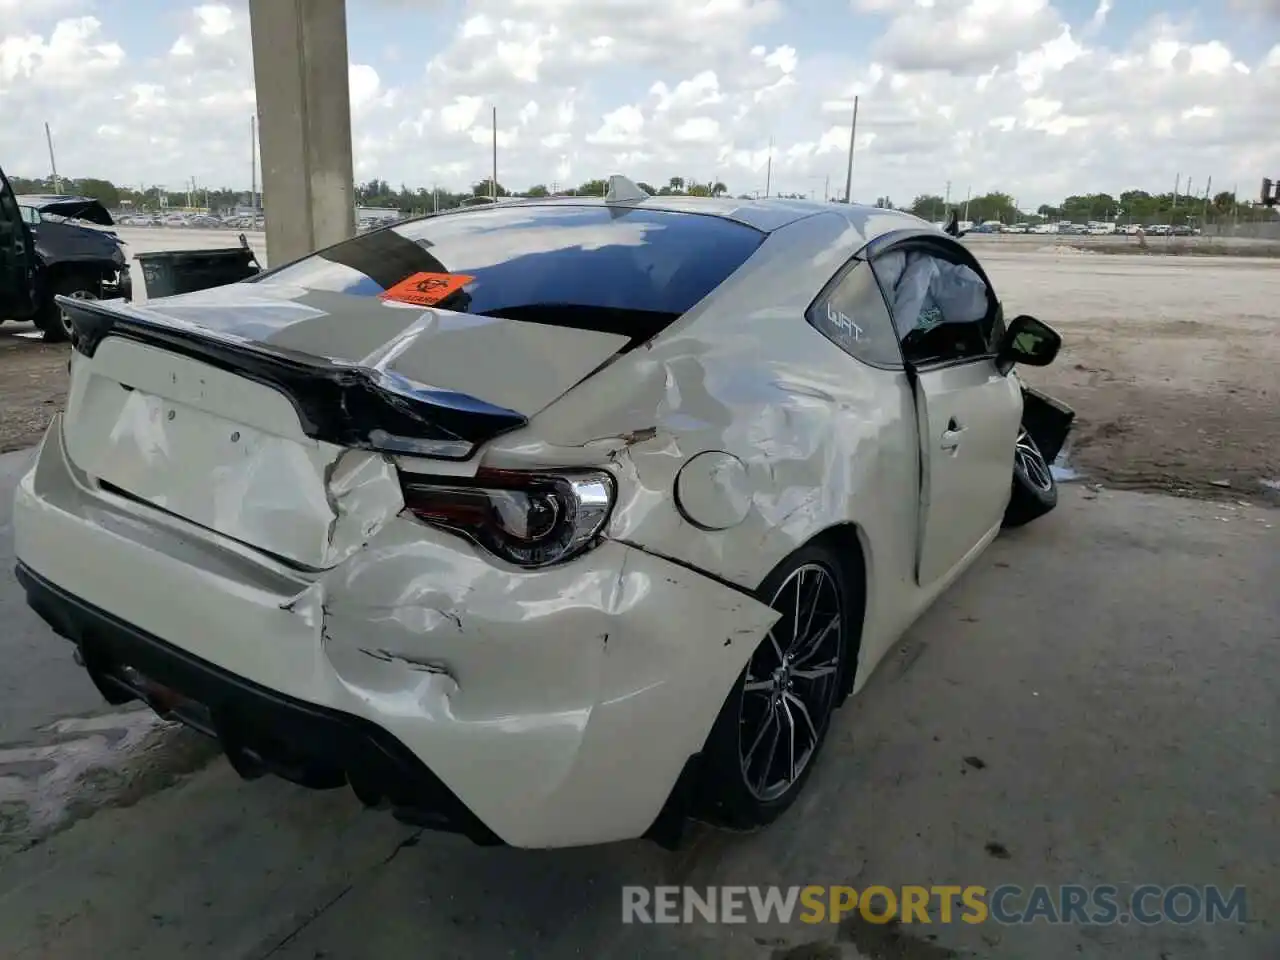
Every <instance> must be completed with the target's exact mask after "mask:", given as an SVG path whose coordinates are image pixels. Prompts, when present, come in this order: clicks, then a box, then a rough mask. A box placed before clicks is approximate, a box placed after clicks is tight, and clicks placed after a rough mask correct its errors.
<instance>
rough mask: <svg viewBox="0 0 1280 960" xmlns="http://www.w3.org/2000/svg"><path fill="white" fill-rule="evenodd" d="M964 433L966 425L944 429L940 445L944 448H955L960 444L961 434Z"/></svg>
mask: <svg viewBox="0 0 1280 960" xmlns="http://www.w3.org/2000/svg"><path fill="white" fill-rule="evenodd" d="M962 433H964V427H954V428H952V429H949V430H943V431H942V440H941V442H940V443H939V444H938V446H940V447H942V449H943V450H954V449H956V448H957V447H958V446H960V435H961V434H962Z"/></svg>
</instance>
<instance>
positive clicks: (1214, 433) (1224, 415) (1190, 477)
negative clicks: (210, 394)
mask: <svg viewBox="0 0 1280 960" xmlns="http://www.w3.org/2000/svg"><path fill="white" fill-rule="evenodd" d="M120 233H121V236H122V237H123V238H124V239H125V240H126V241H127V242H128V244H129V249H130V251H131V252H132V253H138V252H142V251H146V250H158V249H174V248H195V247H219V246H229V245H234V244H235V243H236V242H237V237H236V234H234V233H231V232H221V231H193V230H187V231H183V230H170V229H145V228H144V229H132V230H130V229H128V228H125V229H122V230H121V231H120ZM971 239H972V243H973V246H974V248H975V250H976V251H977V252H978V254H979V256H980V257H981V258H982V260H983V262H984V264H986V265H987V267H988V269H989V271H990V273H991V275H992V278H993V279H994V281H995V283H996V286H997V289H998V290H999V292H1000V294H1001V297H1002V298H1003V299H1004V300H1005V302H1006V310H1007V313H1008V315H1009V316H1010V317H1012V316H1014V315H1015V314H1017V313H1019V312H1026V313H1033V314H1035V315H1036V316H1039V317H1041V318H1042V319H1044V320H1046V321H1048V322H1050V323H1052V324H1054V325H1055V326H1057V327H1058V328H1059V329H1060V330H1061V331H1062V333H1063V337H1064V340H1065V348H1064V350H1063V353H1062V355H1061V356H1060V357H1059V359H1058V362H1057V363H1055V364H1054V365H1053V366H1052V367H1049V368H1047V369H1044V370H1031V371H1028V372H1026V377H1027V379H1028V380H1029V381H1031V382H1032V383H1034V384H1036V385H1037V386H1040V387H1042V388H1044V389H1046V390H1048V391H1049V392H1051V393H1053V394H1054V395H1056V396H1059V397H1060V398H1061V399H1063V400H1065V401H1066V402H1067V403H1069V404H1071V405H1072V406H1074V407H1075V408H1076V410H1077V411H1078V413H1079V419H1078V421H1077V427H1076V430H1075V435H1074V438H1073V441H1072V446H1071V449H1070V454H1069V456H1070V458H1071V463H1072V466H1073V467H1075V468H1076V469H1078V470H1079V471H1081V472H1082V473H1083V474H1084V475H1085V476H1086V477H1087V478H1089V479H1091V480H1095V481H1097V482H1101V483H1106V484H1110V485H1113V486H1125V487H1133V488H1144V489H1156V490H1164V491H1169V492H1175V493H1190V494H1194V495H1200V496H1231V497H1239V496H1244V497H1248V498H1255V497H1258V498H1264V499H1271V500H1273V501H1275V502H1280V490H1276V489H1273V486H1272V485H1271V484H1274V482H1275V481H1276V480H1277V478H1280V452H1278V450H1277V444H1276V442H1275V438H1276V437H1278V436H1280V402H1277V399H1278V398H1277V393H1280V386H1278V385H1277V380H1276V377H1275V373H1274V371H1275V370H1276V369H1277V367H1278V366H1280V337H1278V336H1277V334H1278V333H1280V319H1278V316H1280V313H1278V311H1277V309H1276V308H1277V304H1280V262H1277V261H1276V260H1274V259H1267V258H1264V257H1254V256H1244V255H1236V256H1230V257H1213V256H1195V257H1165V256H1155V255H1152V254H1150V253H1148V254H1146V255H1143V254H1133V255H1129V254H1124V253H1112V254H1111V255H1107V256H1103V255H1102V250H1103V249H1104V247H1106V245H1107V244H1110V246H1112V247H1114V246H1116V245H1117V244H1120V243H1122V241H1119V240H1115V239H1114V238H1091V237H1078V238H1071V243H1072V244H1074V246H1067V245H1065V244H1064V243H1061V242H1058V241H1056V240H1055V238H1052V237H1017V236H1014V237H990V238H988V237H975V238H971ZM1161 242H1162V241H1161ZM1161 242H1153V243H1152V247H1151V249H1153V250H1154V249H1158V248H1159V246H1160V243H1161ZM1194 242H1198V241H1194ZM1214 242H1215V243H1219V244H1221V243H1224V242H1226V241H1218V240H1215V241H1214ZM1229 242H1230V243H1234V244H1235V246H1234V247H1232V252H1233V253H1236V254H1249V253H1256V252H1260V251H1261V249H1262V247H1263V246H1265V245H1266V244H1265V243H1262V242H1258V241H1253V242H1249V241H1229ZM251 243H252V245H253V246H254V247H255V248H257V249H258V251H259V256H260V257H262V258H263V259H264V260H265V257H264V255H263V251H262V236H261V235H260V234H259V235H256V236H252V237H251ZM1091 245H1092V246H1091ZM1095 247H1096V249H1097V251H1098V252H1094V248H1095ZM1237 248H1238V249H1237ZM1106 249H1107V250H1108V252H1110V247H1106ZM134 272H135V274H137V273H138V271H137V270H136V269H135V271H134ZM134 286H135V290H137V291H138V292H139V298H140V299H141V297H142V296H143V285H142V278H141V276H135V277H134ZM29 331H30V327H29V326H21V325H13V324H7V325H5V326H4V327H0V384H3V388H2V389H0V452H4V451H8V450H16V449H20V448H22V447H26V446H29V445H31V444H33V443H35V442H36V440H37V439H39V436H40V434H41V432H42V431H43V430H44V427H45V426H46V424H47V423H48V422H49V418H50V417H51V416H52V415H53V413H54V412H55V411H56V410H58V409H59V408H60V406H61V404H62V403H63V400H64V396H65V390H66V379H67V378H66V355H67V348H66V347H65V346H45V345H44V344H41V343H39V342H37V341H35V340H32V339H29V338H28V337H29Z"/></svg>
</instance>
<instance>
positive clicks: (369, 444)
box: [56, 297, 528, 460]
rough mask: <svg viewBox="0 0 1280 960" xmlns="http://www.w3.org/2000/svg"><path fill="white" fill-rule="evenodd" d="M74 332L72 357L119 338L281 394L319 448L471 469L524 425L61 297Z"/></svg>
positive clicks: (400, 383)
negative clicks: (499, 439)
mask: <svg viewBox="0 0 1280 960" xmlns="http://www.w3.org/2000/svg"><path fill="white" fill-rule="evenodd" d="M56 299H57V303H58V306H59V307H60V308H62V309H63V310H64V311H65V312H66V313H67V315H68V316H69V317H70V319H71V323H72V325H73V326H74V328H75V335H74V337H73V341H74V345H75V349H76V351H77V352H79V353H81V354H83V355H84V356H86V357H92V356H93V355H94V354H95V353H96V352H97V350H98V347H99V346H100V345H101V344H102V341H103V340H105V339H106V338H107V337H119V338H121V339H124V340H132V341H134V342H136V343H142V344H146V345H148V346H153V347H158V348H160V349H162V350H167V351H168V352H170V353H175V354H179V355H180V356H184V357H189V358H191V359H193V360H198V361H200V362H201V363H207V364H208V365H209V366H212V367H216V368H218V369H220V370H225V371H228V372H229V373H234V374H236V375H237V376H240V377H244V378H245V379H247V380H253V381H255V382H257V383H261V384H264V385H265V386H268V387H270V388H272V389H273V390H276V391H278V392H280V393H282V394H284V395H285V396H286V397H288V399H289V402H290V403H292V404H293V407H294V409H295V410H296V411H297V412H298V420H299V422H300V423H301V424H302V431H303V432H304V433H305V434H306V435H307V436H309V437H311V438H312V439H315V440H321V441H324V442H326V443H333V444H337V445H340V446H344V447H359V448H363V449H367V450H379V451H382V452H384V453H391V454H408V455H416V456H426V457H434V458H437V459H442V460H466V459H467V458H468V457H470V456H471V454H472V453H473V452H474V451H475V448H476V447H477V446H478V445H479V444H481V443H484V442H486V441H488V440H491V439H493V438H494V437H496V436H498V435H499V434H502V433H506V432H508V431H510V430H515V429H517V428H519V427H522V426H524V425H525V424H526V423H528V418H527V417H525V416H524V415H523V414H520V413H517V412H515V411H514V410H508V409H506V408H505V407H498V406H494V405H493V404H490V403H486V402H485V401H483V400H480V399H477V398H476V397H472V396H468V395H467V394H463V393H457V392H454V391H449V390H435V389H432V388H431V387H424V386H422V385H420V384H416V383H412V382H410V381H407V380H403V379H401V378H398V377H396V376H395V375H394V374H387V373H385V372H382V371H378V370H374V369H370V368H366V367H358V366H354V365H352V364H349V363H339V362H337V361H333V360H328V359H325V358H323V357H315V356H312V355H310V354H305V353H299V352H297V351H293V350H285V349H278V348H275V347H272V346H270V345H268V344H263V343H259V342H257V341H246V340H229V339H225V338H222V337H219V336H218V335H217V334H216V333H214V332H213V331H209V330H205V329H204V328H202V327H198V326H195V325H192V324H181V325H179V324H177V323H174V324H169V323H164V322H157V321H155V320H152V319H143V318H142V317H139V316H137V315H135V314H133V313H126V312H122V311H121V310H120V309H118V308H113V307H111V306H109V305H107V304H105V303H100V302H96V301H91V300H73V299H70V298H68V297H57V298H56Z"/></svg>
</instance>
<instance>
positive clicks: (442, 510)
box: [403, 470, 616, 568]
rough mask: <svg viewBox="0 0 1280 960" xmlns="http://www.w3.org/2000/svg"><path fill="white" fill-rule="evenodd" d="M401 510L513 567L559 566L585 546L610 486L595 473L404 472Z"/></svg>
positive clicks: (594, 533)
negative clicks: (468, 474)
mask: <svg viewBox="0 0 1280 960" xmlns="http://www.w3.org/2000/svg"><path fill="white" fill-rule="evenodd" d="M403 487H404V502H405V507H406V508H407V509H408V510H409V512H410V513H412V514H413V515H414V516H415V517H417V518H418V519H419V520H421V521H423V522H424V523H429V524H431V525H432V526H433V527H439V528H440V529H443V530H448V531H450V532H453V533H458V534H461V535H462V536H465V537H467V538H468V539H470V540H472V541H474V542H475V543H477V544H479V545H480V546H482V547H484V548H485V549H486V550H488V551H489V552H490V553H492V554H493V555H494V556H496V557H498V558H499V559H502V560H505V561H507V562H508V563H513V564H516V565H517V566H521V567H530V568H532V567H545V566H549V565H551V564H554V563H561V562H563V561H565V560H568V559H570V558H571V557H574V556H576V555H578V554H579V553H581V552H583V551H584V550H586V549H588V548H589V547H590V546H591V545H592V544H593V543H595V541H596V540H597V538H598V537H599V535H600V531H601V530H603V529H604V525H605V523H606V522H607V521H608V519H609V513H610V511H611V510H612V509H613V503H614V498H615V491H616V486H615V483H614V479H613V476H612V475H611V474H609V473H606V472H605V471H602V470H590V471H581V472H566V473H526V472H524V471H520V470H480V471H479V472H478V473H477V474H476V476H475V478H474V479H466V480H463V479H459V478H454V477H448V478H427V477H405V479H404V481H403Z"/></svg>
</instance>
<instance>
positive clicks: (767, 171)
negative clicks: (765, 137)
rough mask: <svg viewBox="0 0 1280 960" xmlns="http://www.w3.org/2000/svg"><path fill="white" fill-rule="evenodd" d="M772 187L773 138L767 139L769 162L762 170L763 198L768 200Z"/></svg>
mask: <svg viewBox="0 0 1280 960" xmlns="http://www.w3.org/2000/svg"><path fill="white" fill-rule="evenodd" d="M772 185H773V137H770V138H769V160H768V162H767V163H766V164H765V168H764V196H765V199H766V200H767V199H768V198H769V188H770V187H771V186H772Z"/></svg>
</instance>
